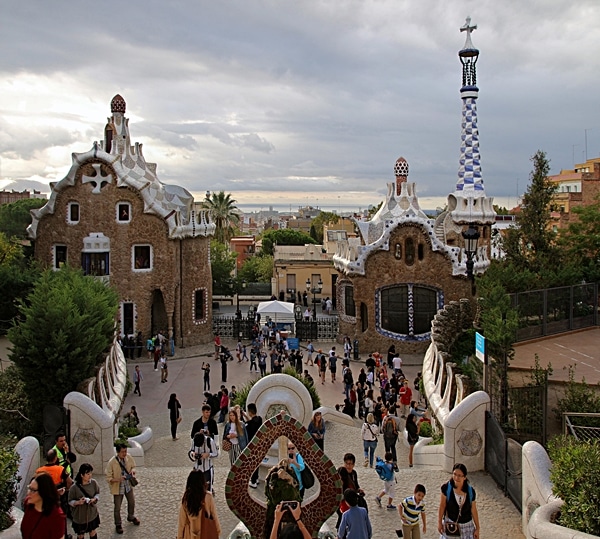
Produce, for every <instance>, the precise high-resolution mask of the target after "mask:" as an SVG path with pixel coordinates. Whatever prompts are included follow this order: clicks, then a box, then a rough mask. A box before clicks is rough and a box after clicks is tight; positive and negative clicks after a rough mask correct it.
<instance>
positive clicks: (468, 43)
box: [460, 16, 477, 49]
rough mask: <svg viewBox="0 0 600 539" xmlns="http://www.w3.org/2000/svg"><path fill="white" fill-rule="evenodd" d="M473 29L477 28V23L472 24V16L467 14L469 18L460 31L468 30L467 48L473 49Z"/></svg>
mask: <svg viewBox="0 0 600 539" xmlns="http://www.w3.org/2000/svg"><path fill="white" fill-rule="evenodd" d="M473 30H477V25H476V24H474V25H472V26H471V17H470V16H467V20H466V22H465V24H464V26H461V27H460V31H461V32H467V39H466V41H465V46H464V48H465V49H473V48H474V47H473V43H472V42H471V34H472V33H473Z"/></svg>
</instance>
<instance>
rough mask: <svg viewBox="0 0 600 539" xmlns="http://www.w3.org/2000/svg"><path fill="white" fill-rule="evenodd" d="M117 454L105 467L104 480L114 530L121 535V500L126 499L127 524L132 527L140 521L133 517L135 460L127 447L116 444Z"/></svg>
mask: <svg viewBox="0 0 600 539" xmlns="http://www.w3.org/2000/svg"><path fill="white" fill-rule="evenodd" d="M115 449H116V451H117V454H116V455H115V456H114V457H113V458H111V459H110V460H109V461H108V464H107V465H106V480H107V481H108V485H109V487H110V493H111V494H112V496H113V503H114V506H115V509H114V518H115V528H116V531H117V533H119V534H121V533H123V525H122V521H121V505H122V504H123V498H127V522H131V523H132V524H133V525H134V526H139V525H140V520H139V519H138V518H137V517H136V516H135V495H134V493H133V487H135V486H136V485H137V484H138V481H137V479H136V478H135V460H133V457H132V456H131V455H128V454H127V445H126V444H123V443H118V444H117V445H116V447H115Z"/></svg>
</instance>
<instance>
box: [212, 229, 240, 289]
mask: <svg viewBox="0 0 600 539" xmlns="http://www.w3.org/2000/svg"><path fill="white" fill-rule="evenodd" d="M236 258H237V253H234V252H232V251H230V250H229V249H228V248H227V246H226V245H225V244H224V243H221V242H220V241H218V240H216V239H213V240H211V242H210V267H211V271H212V279H213V283H214V289H213V293H214V294H225V293H228V292H229V290H228V289H227V285H226V283H227V281H228V280H229V279H231V274H232V273H233V270H234V269H235V260H236Z"/></svg>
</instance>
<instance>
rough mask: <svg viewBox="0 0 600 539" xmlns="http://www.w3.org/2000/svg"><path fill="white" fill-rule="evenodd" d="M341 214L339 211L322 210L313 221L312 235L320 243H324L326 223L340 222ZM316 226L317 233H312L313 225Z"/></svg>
mask: <svg viewBox="0 0 600 539" xmlns="http://www.w3.org/2000/svg"><path fill="white" fill-rule="evenodd" d="M339 221H340V216H339V215H338V214H337V213H333V212H329V211H322V212H321V213H320V214H319V215H317V216H316V217H315V218H314V219H313V220H312V223H311V228H310V231H311V234H310V235H311V237H312V238H314V239H315V240H316V242H317V243H318V244H322V243H323V227H324V226H325V225H334V224H336V223H339ZM313 226H314V227H315V235H314V236H313V235H312V227H313Z"/></svg>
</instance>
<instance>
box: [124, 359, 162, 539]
mask: <svg viewBox="0 0 600 539" xmlns="http://www.w3.org/2000/svg"><path fill="white" fill-rule="evenodd" d="M154 372H158V369H154ZM121 533H123V532H121Z"/></svg>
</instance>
